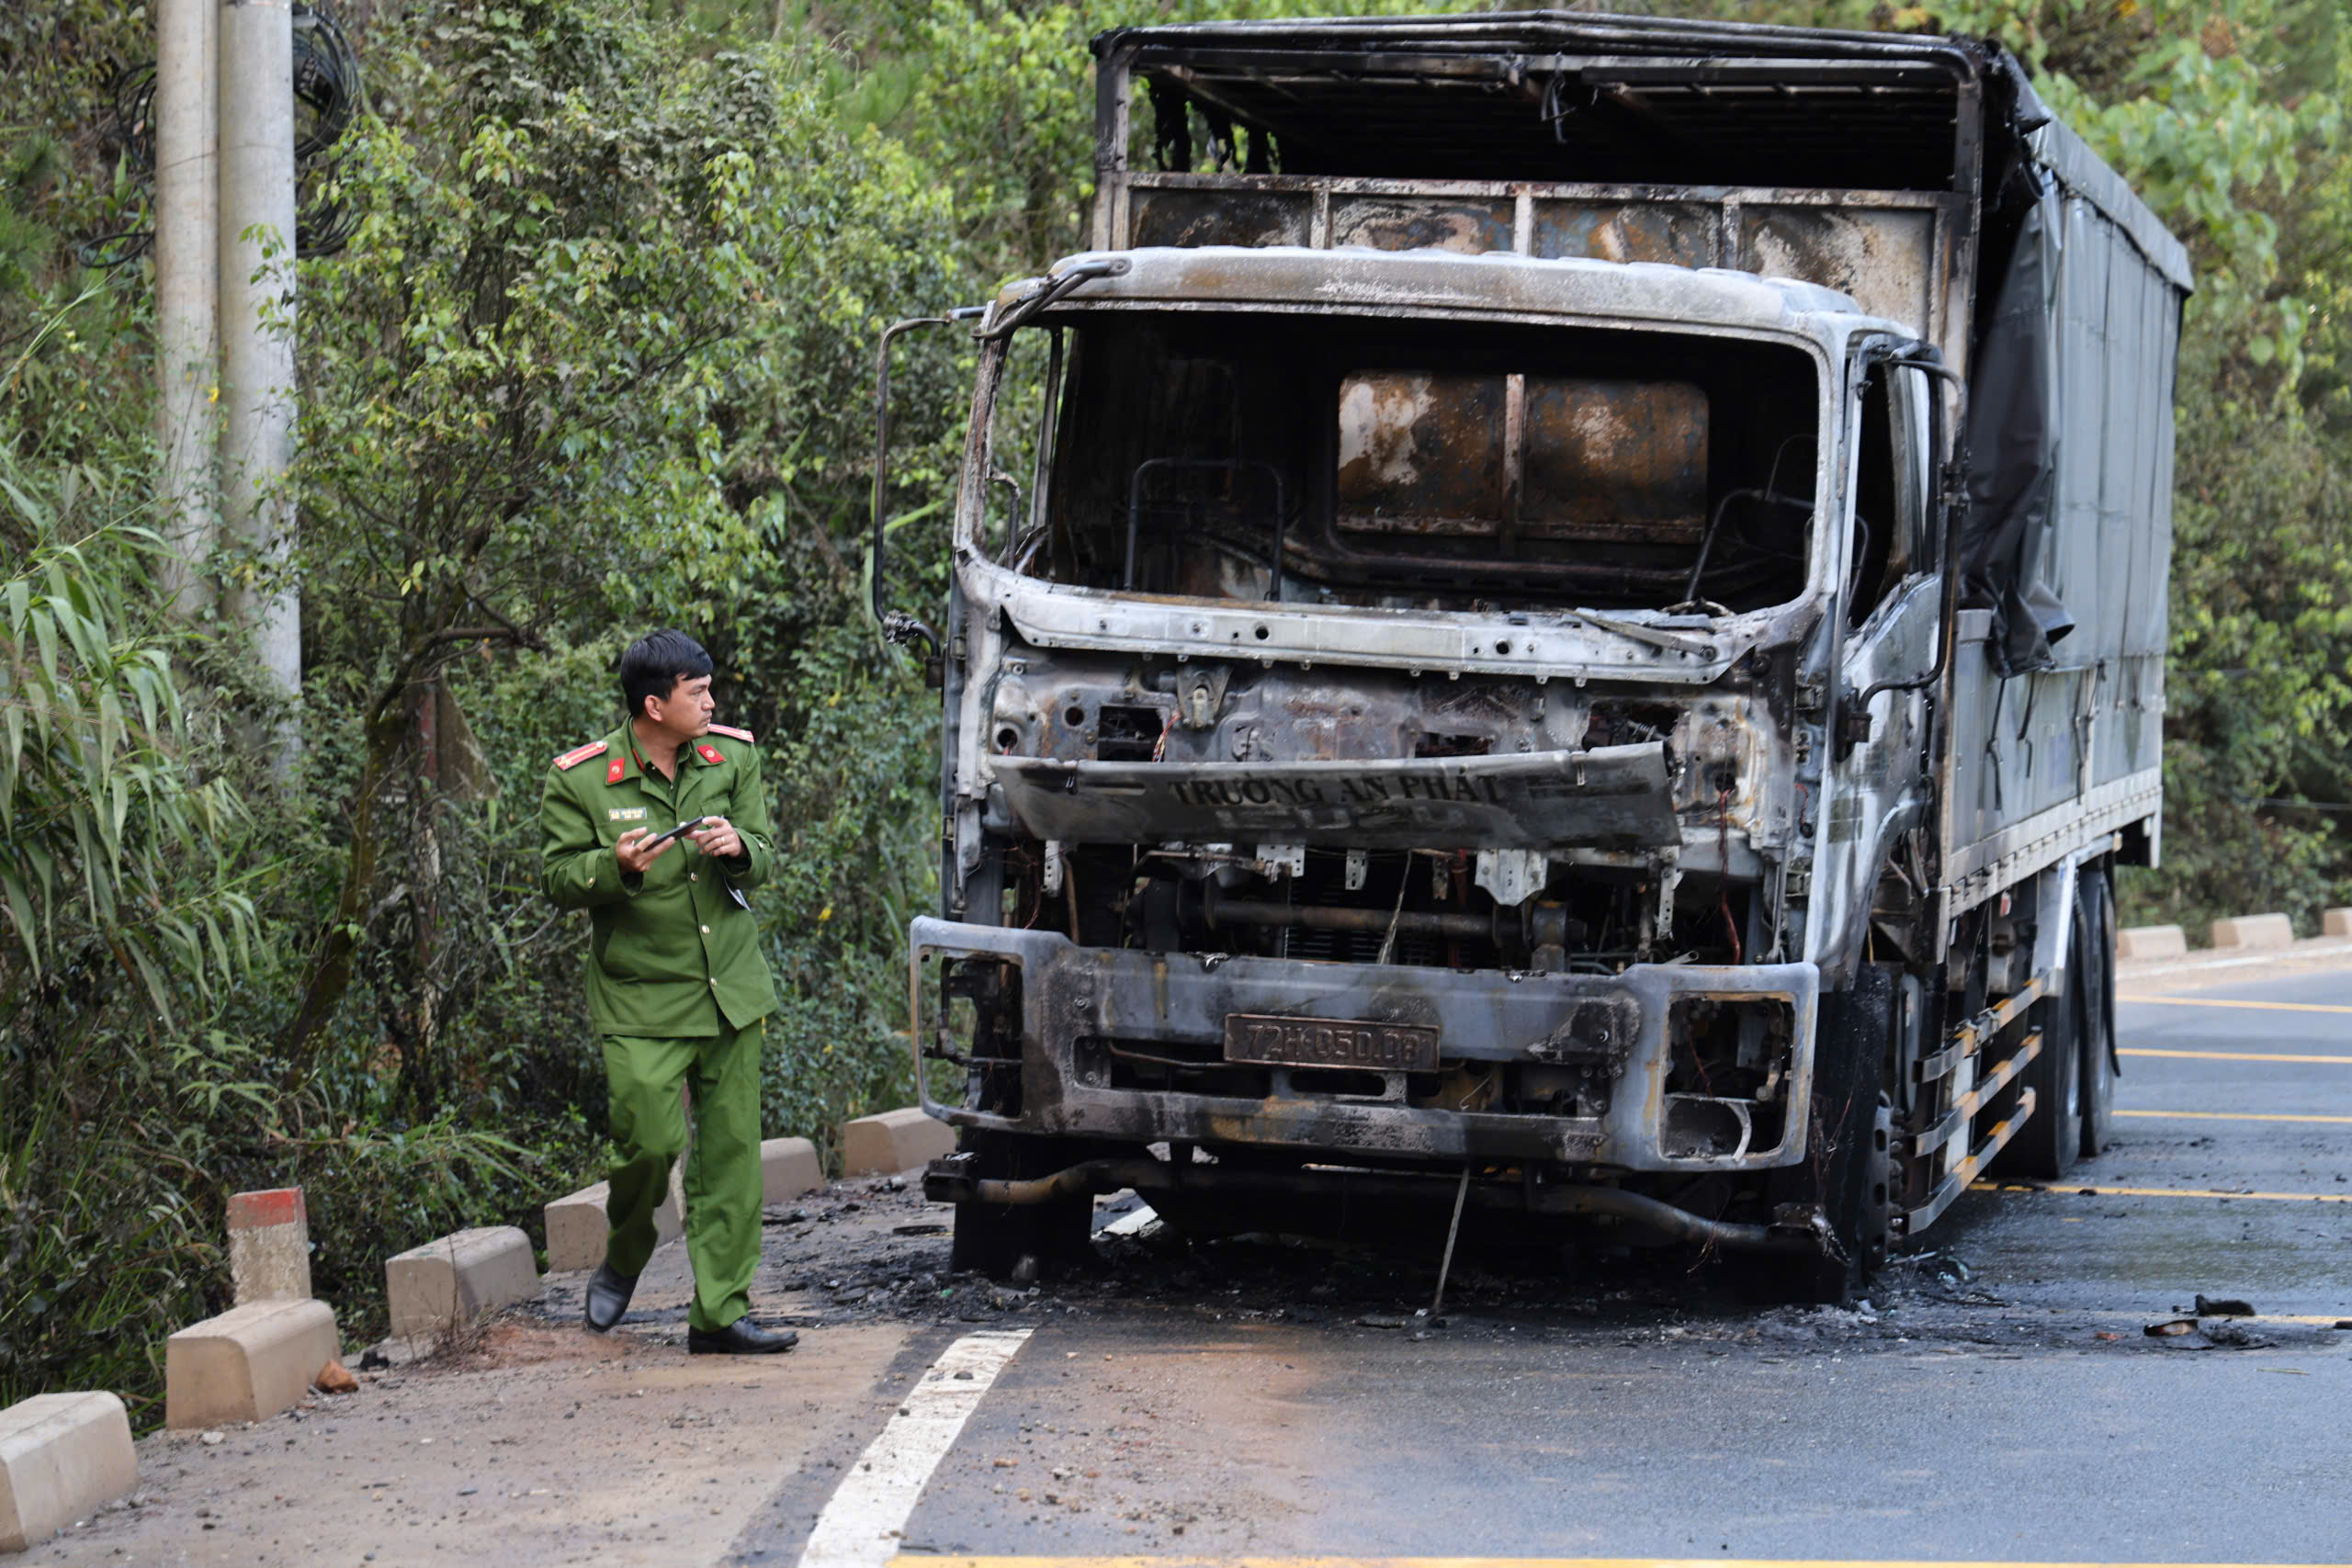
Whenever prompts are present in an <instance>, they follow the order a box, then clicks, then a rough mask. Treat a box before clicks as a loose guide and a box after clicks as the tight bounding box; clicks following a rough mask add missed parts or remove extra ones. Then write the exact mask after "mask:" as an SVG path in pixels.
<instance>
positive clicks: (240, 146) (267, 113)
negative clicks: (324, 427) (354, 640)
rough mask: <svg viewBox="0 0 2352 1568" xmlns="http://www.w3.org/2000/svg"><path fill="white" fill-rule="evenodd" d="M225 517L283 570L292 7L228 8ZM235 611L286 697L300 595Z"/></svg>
mask: <svg viewBox="0 0 2352 1568" xmlns="http://www.w3.org/2000/svg"><path fill="white" fill-rule="evenodd" d="M219 44H220V53H219V60H220V401H221V412H222V415H223V417H222V421H221V426H220V502H221V505H220V515H221V524H222V526H223V528H224V530H225V531H226V533H227V535H228V536H230V537H232V538H234V539H235V540H237V541H238V542H239V543H241V544H243V545H245V546H247V547H250V548H251V549H252V550H253V551H254V553H255V555H256V556H258V557H259V558H261V560H262V561H263V563H264V564H265V565H266V566H267V567H271V568H275V567H277V566H278V565H280V564H282V563H283V562H284V560H285V559H286V558H287V556H288V553H289V552H290V550H291V548H292V546H293V541H294V507H293V502H292V499H291V498H290V497H289V496H288V495H287V494H286V493H285V491H284V484H283V480H284V479H285V475H286V469H287V466H288V462H289V461H290V459H291V458H292V456H293V449H294V96H293V92H292V85H293V81H294V14H293V9H292V6H291V5H290V3H289V0H220V31H219ZM229 611H230V614H231V615H232V617H233V618H234V619H235V620H236V621H237V622H238V623H239V624H241V625H243V626H246V627H248V628H249V629H250V630H251V631H252V633H253V636H254V642H255V644H256V647H257V650H258V651H259V653H260V654H261V660H262V667H263V669H264V670H265V671H267V673H268V675H269V677H270V679H271V680H272V681H273V682H275V683H276V685H277V689H278V690H279V691H280V692H282V693H283V694H286V695H288V696H289V697H290V696H294V695H297V694H300V690H301V684H302V615H301V599H300V595H299V594H298V593H297V592H296V591H295V590H294V588H293V587H292V586H291V585H290V584H287V585H284V586H279V587H274V588H269V589H266V590H260V591H256V590H253V589H237V590H232V592H231V594H230V597H229Z"/></svg>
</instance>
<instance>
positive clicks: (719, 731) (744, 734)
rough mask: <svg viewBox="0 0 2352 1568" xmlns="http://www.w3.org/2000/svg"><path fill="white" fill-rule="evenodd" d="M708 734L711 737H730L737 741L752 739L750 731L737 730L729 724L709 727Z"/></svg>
mask: <svg viewBox="0 0 2352 1568" xmlns="http://www.w3.org/2000/svg"><path fill="white" fill-rule="evenodd" d="M710 732H711V733H712V734H713V735H731V736H733V737H734V738H735V739H738V740H749V739H752V732H751V731H750V730H748V729H738V728H735V727H734V726H733V725H731V724H714V725H712V726H711V727H710Z"/></svg>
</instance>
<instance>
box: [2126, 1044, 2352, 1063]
mask: <svg viewBox="0 0 2352 1568" xmlns="http://www.w3.org/2000/svg"><path fill="white" fill-rule="evenodd" d="M2116 1055H2119V1056H2185V1057H2188V1058H2189V1059H2191V1060H2193V1061H2199V1062H2330V1063H2333V1064H2335V1066H2339V1067H2352V1056H2287V1055H2279V1054H2278V1052H2275V1051H2159V1050H2156V1049H2155V1048H2154V1047H2153V1046H2147V1045H2127V1046H2125V1047H2124V1048H2123V1049H2122V1050H2120V1051H2118V1052H2117V1053H2116Z"/></svg>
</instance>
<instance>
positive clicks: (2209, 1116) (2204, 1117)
mask: <svg viewBox="0 0 2352 1568" xmlns="http://www.w3.org/2000/svg"><path fill="white" fill-rule="evenodd" d="M2115 1114H2117V1115H2118V1116H2145V1117H2151V1118H2164V1119H2167V1120H2172V1121H2181V1122H2352V1116H2287V1115H2282V1114H2279V1113H2277V1112H2273V1111H2117V1112H2116V1113H2115Z"/></svg>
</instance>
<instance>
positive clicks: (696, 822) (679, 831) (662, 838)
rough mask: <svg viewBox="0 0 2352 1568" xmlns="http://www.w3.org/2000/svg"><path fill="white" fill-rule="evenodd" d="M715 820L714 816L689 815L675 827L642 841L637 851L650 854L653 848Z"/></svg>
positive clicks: (658, 847) (681, 837)
mask: <svg viewBox="0 0 2352 1568" xmlns="http://www.w3.org/2000/svg"><path fill="white" fill-rule="evenodd" d="M717 820H718V818H715V817H689V818H686V819H685V820H684V822H681V823H679V824H678V825H677V826H676V827H674V828H673V829H670V830H669V831H668V832H666V833H657V834H655V835H654V836H653V837H652V838H650V839H648V840H645V841H644V842H643V843H641V844H639V845H638V846H637V852H638V853H639V854H641V855H650V854H651V853H652V852H654V851H655V850H658V849H660V848H661V847H662V845H664V844H666V843H668V842H669V841H670V840H673V839H683V838H684V837H685V836H686V835H687V834H688V833H691V832H693V831H694V830H695V829H697V828H699V827H701V826H702V825H703V824H704V823H706V822H715V821H717Z"/></svg>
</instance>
